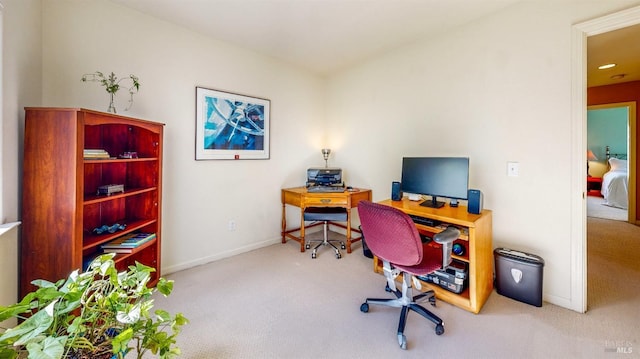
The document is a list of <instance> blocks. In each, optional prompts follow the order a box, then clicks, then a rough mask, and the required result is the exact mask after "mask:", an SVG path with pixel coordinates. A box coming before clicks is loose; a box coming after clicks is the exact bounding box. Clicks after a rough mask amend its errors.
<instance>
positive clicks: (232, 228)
mask: <svg viewBox="0 0 640 359" xmlns="http://www.w3.org/2000/svg"><path fill="white" fill-rule="evenodd" d="M227 228H229V231H230V232H233V231H235V230H236V221H234V220H233V219H232V220H230V221H229V224H228V227H227Z"/></svg>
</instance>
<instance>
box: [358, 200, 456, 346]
mask: <svg viewBox="0 0 640 359" xmlns="http://www.w3.org/2000/svg"><path fill="white" fill-rule="evenodd" d="M358 214H359V216H360V223H361V225H362V233H363V235H364V238H366V241H367V245H368V246H369V249H370V250H371V252H372V253H373V254H374V255H376V256H377V257H378V258H379V259H380V260H382V262H383V271H384V275H385V277H386V278H387V285H386V288H385V289H386V290H387V291H389V292H392V293H393V294H394V295H395V296H396V298H393V299H376V298H367V299H366V300H365V302H364V303H362V305H361V306H360V310H361V311H362V312H364V313H367V312H368V311H369V304H379V305H385V306H389V307H397V308H402V310H401V312H400V322H399V324H398V344H400V347H401V348H402V349H407V338H406V336H405V335H404V328H405V324H406V321H407V316H408V314H409V310H412V311H414V312H416V313H418V314H420V315H422V316H423V317H425V318H427V319H429V320H430V321H432V322H433V323H434V324H435V325H436V328H435V331H436V334H437V335H441V334H443V333H444V322H443V321H442V319H440V318H438V317H437V316H436V315H434V314H433V313H431V312H429V311H428V310H427V309H425V308H424V307H422V306H421V305H419V304H418V302H419V301H422V300H424V299H428V300H429V302H430V303H431V305H433V306H435V304H436V298H435V293H434V292H433V291H432V290H429V291H426V292H424V293H420V294H418V295H416V296H413V292H412V283H413V284H414V285H416V286H419V285H420V283H419V282H417V281H416V280H415V279H414V278H413V277H414V276H425V275H427V274H429V273H431V272H433V271H435V270H438V269H441V268H445V267H447V266H448V265H449V264H450V263H451V248H452V246H453V241H455V240H456V239H457V238H458V237H459V236H460V230H458V229H457V228H455V227H448V228H447V229H446V230H444V231H442V232H440V233H438V234H436V235H435V236H434V237H433V240H434V241H435V242H436V243H439V244H441V245H442V249H439V248H434V247H432V246H429V245H425V244H423V243H422V239H421V238H420V234H419V233H418V230H417V229H416V226H415V224H414V223H413V221H412V220H411V218H410V217H409V216H408V215H407V214H405V213H404V212H402V211H400V210H398V209H396V208H393V207H390V206H385V205H381V204H377V203H372V202H369V201H361V202H360V203H359V204H358ZM400 273H402V274H403V276H402V290H399V289H397V288H396V282H395V277H397V276H398V275H399V274H400ZM418 289H420V288H419V287H418Z"/></svg>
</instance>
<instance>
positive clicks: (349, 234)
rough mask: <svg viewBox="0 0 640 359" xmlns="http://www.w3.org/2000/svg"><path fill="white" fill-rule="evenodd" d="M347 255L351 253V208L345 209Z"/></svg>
mask: <svg viewBox="0 0 640 359" xmlns="http://www.w3.org/2000/svg"><path fill="white" fill-rule="evenodd" d="M347 253H351V208H347Z"/></svg>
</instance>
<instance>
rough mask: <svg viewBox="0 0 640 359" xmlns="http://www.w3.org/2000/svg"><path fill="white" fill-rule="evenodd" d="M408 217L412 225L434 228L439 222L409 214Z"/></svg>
mask: <svg viewBox="0 0 640 359" xmlns="http://www.w3.org/2000/svg"><path fill="white" fill-rule="evenodd" d="M409 217H410V218H411V220H412V221H413V223H417V224H422V225H423V226H429V227H435V226H437V225H439V224H440V221H436V220H435V219H431V218H425V217H420V216H416V215H413V214H410V215H409Z"/></svg>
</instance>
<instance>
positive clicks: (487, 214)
mask: <svg viewBox="0 0 640 359" xmlns="http://www.w3.org/2000/svg"><path fill="white" fill-rule="evenodd" d="M380 203H381V204H384V205H387V206H391V207H394V208H397V209H399V210H401V211H403V212H404V213H407V214H409V215H415V216H419V217H424V218H429V219H433V220H436V221H439V222H440V223H441V225H439V226H435V227H431V226H425V225H421V224H416V228H418V231H419V232H420V233H422V234H425V235H427V236H429V237H433V235H434V234H435V233H438V232H441V231H442V230H444V227H445V226H447V225H454V226H456V227H458V228H459V229H460V232H461V234H460V237H459V238H458V239H457V240H456V241H455V243H458V244H461V245H462V246H464V247H465V249H466V251H465V253H464V254H463V255H461V256H457V255H455V254H454V255H453V258H455V259H457V260H459V261H461V262H465V263H467V266H468V269H469V273H468V274H467V279H468V280H469V282H468V286H467V289H465V290H464V291H463V292H462V293H460V294H456V293H454V292H450V291H448V290H446V289H444V288H442V287H440V286H437V285H434V284H431V283H427V282H423V281H420V282H421V283H422V288H423V290H427V289H433V290H434V292H435V293H436V297H438V299H440V300H443V301H445V302H447V303H450V304H453V305H455V306H457V307H460V308H462V309H465V310H467V311H470V312H472V313H478V312H480V309H482V306H483V305H484V303H485V302H486V301H487V298H489V295H490V294H491V292H492V291H493V244H492V242H493V241H492V238H493V235H492V212H491V211H490V210H486V209H485V210H483V211H482V213H481V214H471V213H468V212H467V207H465V206H459V207H450V206H449V205H445V206H444V207H442V208H437V209H436V208H429V207H423V206H421V205H420V204H419V203H420V202H415V201H409V200H408V199H407V198H404V199H403V200H402V201H392V200H384V201H382V202H380ZM373 270H374V271H375V272H376V273H382V261H379V260H378V258H377V257H374V260H373Z"/></svg>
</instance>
